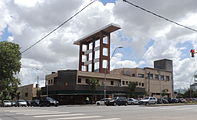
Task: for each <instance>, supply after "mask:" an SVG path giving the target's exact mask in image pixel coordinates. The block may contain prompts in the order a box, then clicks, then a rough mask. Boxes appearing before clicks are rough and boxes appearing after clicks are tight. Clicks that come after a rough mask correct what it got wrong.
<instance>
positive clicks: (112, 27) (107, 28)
mask: <svg viewBox="0 0 197 120" xmlns="http://www.w3.org/2000/svg"><path fill="white" fill-rule="evenodd" d="M118 29H120V26H119V25H116V24H113V23H111V24H109V25H107V26H105V27H103V28H101V29H99V30H96V31H95V32H93V33H91V34H89V35H87V36H85V37H83V38H81V39H79V40H77V41H75V42H74V44H75V45H80V43H88V42H91V41H93V39H92V38H98V37H99V35H100V33H102V32H106V33H111V32H114V31H116V30H118Z"/></svg>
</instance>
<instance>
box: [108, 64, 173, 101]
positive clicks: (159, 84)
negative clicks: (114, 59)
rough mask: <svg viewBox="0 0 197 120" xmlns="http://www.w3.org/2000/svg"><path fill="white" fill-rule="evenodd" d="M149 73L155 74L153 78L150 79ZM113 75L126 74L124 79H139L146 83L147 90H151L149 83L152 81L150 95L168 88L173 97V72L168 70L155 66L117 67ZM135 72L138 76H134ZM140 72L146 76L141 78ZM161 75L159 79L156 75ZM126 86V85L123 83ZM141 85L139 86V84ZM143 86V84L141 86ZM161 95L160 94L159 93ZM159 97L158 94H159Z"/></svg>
mask: <svg viewBox="0 0 197 120" xmlns="http://www.w3.org/2000/svg"><path fill="white" fill-rule="evenodd" d="M148 73H150V74H153V78H150V81H149V79H148ZM111 74H113V75H117V74H118V75H121V74H126V76H125V77H122V78H121V79H122V80H130V81H137V82H138V83H144V87H145V90H146V91H147V92H149V83H150V93H149V94H150V95H151V94H152V93H155V94H161V93H162V90H164V89H167V90H168V92H167V93H168V94H170V97H172V96H171V95H172V93H173V90H172V73H171V72H168V71H164V70H161V69H154V68H144V69H143V68H121V69H115V70H113V71H111ZM133 74H135V76H136V77H132V76H133ZM139 74H144V78H139V77H138V75H139ZM129 75H130V77H129ZM156 75H159V76H160V77H159V79H160V80H159V79H157V78H156V77H155V76H156ZM161 76H164V80H161ZM166 76H168V77H169V80H167V79H166ZM123 86H126V85H123ZM138 87H139V86H138ZM141 87H142V86H141ZM159 96H160V95H159ZM157 97H158V96H157Z"/></svg>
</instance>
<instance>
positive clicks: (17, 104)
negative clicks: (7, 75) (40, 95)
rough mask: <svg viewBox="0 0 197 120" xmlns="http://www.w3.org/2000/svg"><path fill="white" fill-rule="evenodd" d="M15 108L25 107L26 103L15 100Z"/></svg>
mask: <svg viewBox="0 0 197 120" xmlns="http://www.w3.org/2000/svg"><path fill="white" fill-rule="evenodd" d="M16 106H17V107H27V102H26V101H25V100H17V101H16Z"/></svg>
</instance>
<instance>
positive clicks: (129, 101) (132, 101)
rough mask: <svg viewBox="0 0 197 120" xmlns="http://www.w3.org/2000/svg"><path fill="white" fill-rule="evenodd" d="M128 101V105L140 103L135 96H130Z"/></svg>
mask: <svg viewBox="0 0 197 120" xmlns="http://www.w3.org/2000/svg"><path fill="white" fill-rule="evenodd" d="M127 103H128V105H138V104H139V101H138V100H136V99H134V98H128V99H127Z"/></svg>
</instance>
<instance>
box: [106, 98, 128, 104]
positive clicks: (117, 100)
mask: <svg viewBox="0 0 197 120" xmlns="http://www.w3.org/2000/svg"><path fill="white" fill-rule="evenodd" d="M106 105H107V106H109V105H114V106H116V105H128V103H127V99H126V97H114V98H113V99H111V100H109V101H106Z"/></svg>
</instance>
